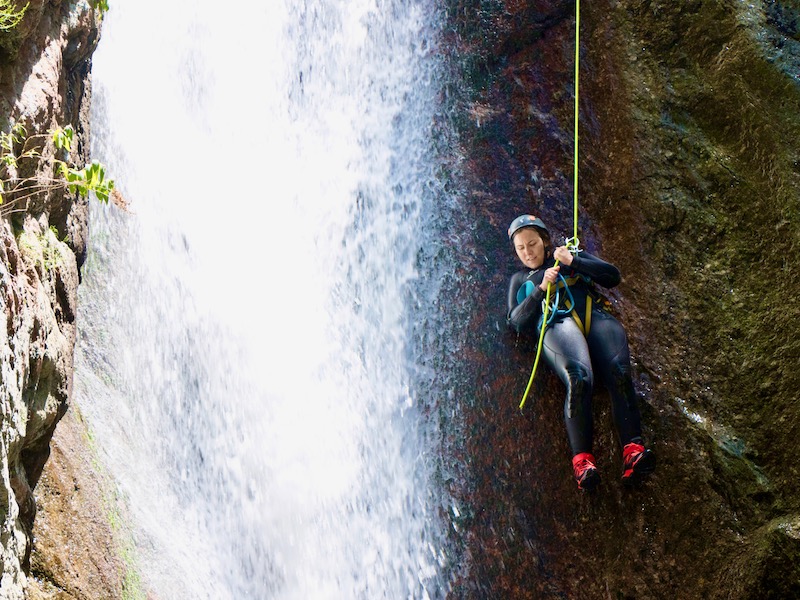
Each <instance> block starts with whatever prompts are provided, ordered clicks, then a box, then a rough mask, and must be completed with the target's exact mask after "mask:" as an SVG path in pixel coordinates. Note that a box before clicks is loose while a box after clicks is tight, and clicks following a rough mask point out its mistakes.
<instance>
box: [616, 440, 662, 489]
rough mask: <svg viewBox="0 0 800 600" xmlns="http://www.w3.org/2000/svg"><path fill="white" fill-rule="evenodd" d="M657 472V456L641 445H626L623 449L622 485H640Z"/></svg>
mask: <svg viewBox="0 0 800 600" xmlns="http://www.w3.org/2000/svg"><path fill="white" fill-rule="evenodd" d="M655 470H656V455H655V454H653V452H652V451H651V450H648V449H647V448H645V447H644V446H642V445H641V444H635V443H633V442H631V443H630V444H625V447H624V448H623V449H622V483H625V484H629V485H630V484H634V483H639V482H640V481H641V480H642V479H644V478H645V477H647V476H648V475H650V473H652V472H653V471H655Z"/></svg>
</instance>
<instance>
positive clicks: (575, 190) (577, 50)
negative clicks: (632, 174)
mask: <svg viewBox="0 0 800 600" xmlns="http://www.w3.org/2000/svg"><path fill="white" fill-rule="evenodd" d="M580 30H581V0H575V125H574V129H575V157H574V159H573V162H574V166H573V168H572V190H573V192H572V193H573V197H574V202H573V204H574V210H573V213H574V215H573V223H574V233H573V234H572V238H573V239H574V240H577V239H578V109H579V107H578V84H579V82H580V75H579V66H580V57H581V38H580Z"/></svg>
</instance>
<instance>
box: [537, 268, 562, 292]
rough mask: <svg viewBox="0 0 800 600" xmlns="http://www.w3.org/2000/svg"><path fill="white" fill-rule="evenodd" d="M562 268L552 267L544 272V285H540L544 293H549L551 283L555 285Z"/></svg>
mask: <svg viewBox="0 0 800 600" xmlns="http://www.w3.org/2000/svg"><path fill="white" fill-rule="evenodd" d="M560 269H561V267H550V268H549V269H547V270H546V271H545V272H544V279H542V283H540V284H539V289H540V290H542V291H543V292H546V291H547V285H548V284H549V283H555V282H556V279H557V278H558V271H559V270H560Z"/></svg>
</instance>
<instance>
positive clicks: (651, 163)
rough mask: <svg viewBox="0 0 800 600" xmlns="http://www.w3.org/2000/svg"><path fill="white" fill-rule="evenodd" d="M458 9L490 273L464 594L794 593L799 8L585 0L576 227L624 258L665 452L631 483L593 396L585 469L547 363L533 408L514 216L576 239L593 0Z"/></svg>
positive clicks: (470, 186) (641, 358)
mask: <svg viewBox="0 0 800 600" xmlns="http://www.w3.org/2000/svg"><path fill="white" fill-rule="evenodd" d="M448 5H449V19H450V23H451V27H450V40H449V41H450V44H449V45H450V47H452V48H453V49H454V52H453V56H452V62H453V65H454V70H455V71H456V72H458V73H460V75H461V76H462V77H463V79H462V85H461V86H460V87H459V86H457V85H454V86H453V87H452V88H451V90H450V92H451V96H450V97H451V100H452V102H453V105H454V109H453V113H452V114H454V115H457V121H458V126H459V131H460V135H461V142H462V150H463V152H464V154H465V156H466V160H465V163H464V165H463V171H462V174H461V175H462V177H463V181H464V182H465V185H466V188H467V193H468V197H467V198H466V199H465V201H464V219H463V222H464V223H466V224H469V226H465V227H464V228H463V230H462V231H461V233H460V234H459V235H460V239H459V240H458V242H459V254H460V255H462V256H464V257H465V260H470V257H473V258H472V259H471V260H470V262H469V264H465V265H464V271H465V272H466V273H469V274H470V279H471V281H473V282H474V281H480V282H481V286H480V290H481V292H478V291H477V290H478V288H477V287H476V286H475V285H472V286H471V294H475V296H474V297H471V298H464V299H462V300H461V305H460V308H461V317H463V318H465V319H468V320H469V333H468V342H467V348H468V352H467V353H465V355H466V363H467V366H466V367H465V368H464V370H465V374H464V376H463V377H462V382H463V388H462V389H461V397H462V398H463V407H464V411H463V422H462V423H460V430H459V431H458V434H457V435H454V436H453V438H452V439H451V440H450V441H449V443H450V444H451V445H452V447H453V449H454V450H453V451H454V453H455V454H456V456H459V457H461V459H462V461H463V466H462V467H461V468H462V470H463V475H464V478H463V480H454V481H453V482H452V484H451V485H452V488H453V493H454V496H455V497H456V498H457V499H459V501H460V502H461V504H460V506H461V510H460V511H459V514H458V515H455V516H453V520H454V529H455V530H457V531H458V532H459V533H458V534H457V535H455V536H454V538H455V541H456V543H457V544H459V545H460V547H461V550H462V552H463V554H462V555H461V558H460V559H459V561H458V562H460V563H461V564H470V568H469V571H468V572H466V573H463V576H462V577H461V578H460V579H459V580H458V581H456V583H455V584H454V588H453V594H452V596H453V597H457V598H473V597H474V598H478V597H480V598H587V599H589V598H636V599H639V600H641V599H647V598H653V599H658V598H687V599H689V598H736V599H739V598H788V597H795V596H797V595H798V593H800V570H799V569H798V567H797V565H798V564H800V562H798V558H800V535H799V534H798V526H799V525H800V494H799V493H798V492H799V491H800V490H798V466H797V461H796V460H795V459H794V458H793V456H794V453H795V451H796V437H797V436H796V433H797V427H798V425H797V424H798V422H800V415H799V414H798V412H799V411H798V392H797V389H798V385H797V383H798V382H797V377H798V371H797V369H796V364H797V360H798V356H799V355H800V350H799V348H798V338H797V331H798V330H799V329H798V326H799V325H800V323H799V322H798V317H799V316H800V313H799V312H798V309H797V306H798V305H797V302H796V300H795V298H796V296H797V291H798V283H797V281H798V279H797V269H798V266H797V265H798V262H797V261H796V260H795V259H794V256H795V254H796V252H797V249H798V241H799V238H800V228H799V227H798V223H800V220H798V218H799V217H800V215H798V210H799V208H800V207H799V206H798V201H797V198H798V197H799V196H798V192H800V189H798V188H800V168H798V164H800V163H799V162H798V158H800V157H798V146H797V139H798V135H797V134H798V125H800V121H799V120H798V115H800V86H799V85H798V80H799V79H800V75H799V74H800V62H798V56H800V50H799V47H800V45H799V44H798V39H800V36H798V23H799V22H800V21H799V19H800V4H799V3H798V2H796V1H771V2H758V1H756V2H749V3H743V2H736V1H733V0H693V1H687V2H671V1H661V0H604V1H601V2H584V3H583V7H582V15H581V24H582V27H581V56H582V59H581V62H582V70H581V103H580V110H581V119H580V129H581V163H580V181H581V188H580V189H581V194H580V198H581V217H580V228H581V234H580V237H581V239H582V240H583V243H584V247H586V248H588V249H589V250H590V251H595V252H597V253H599V254H600V255H601V256H603V257H605V258H607V259H608V260H610V261H612V262H614V263H616V264H617V265H618V266H619V267H620V268H621V270H622V272H623V276H624V280H623V283H622V285H620V286H619V288H618V289H616V290H614V291H612V292H611V293H610V298H611V299H612V300H613V303H614V305H615V309H616V311H617V314H618V315H619V316H620V318H621V319H622V321H623V322H624V323H625V325H626V327H627V330H628V333H629V337H630V341H631V347H632V351H633V355H634V363H635V364H634V368H635V371H636V384H637V390H638V392H639V394H640V398H641V406H642V411H643V417H644V425H645V429H646V438H647V441H648V443H649V444H650V445H651V446H652V447H653V448H654V449H655V451H656V452H657V454H658V457H659V460H660V463H659V468H658V471H657V473H656V474H655V476H654V477H653V478H652V479H651V480H650V481H649V482H648V483H647V484H646V485H644V486H642V487H641V488H639V489H635V490H626V489H623V487H622V486H621V485H620V481H619V479H620V473H621V459H620V449H619V447H618V443H617V441H616V439H615V437H614V434H613V432H612V427H611V419H610V412H609V407H608V400H607V397H606V395H605V392H604V391H603V390H602V389H600V390H598V391H597V392H596V393H595V429H596V441H595V453H596V455H597V456H598V459H599V462H600V466H601V474H602V477H603V483H602V485H601V487H600V489H599V490H598V491H597V492H596V493H594V494H591V495H587V494H580V493H579V492H578V491H577V490H576V488H575V483H574V481H573V480H572V474H571V468H570V463H569V449H568V445H567V441H566V434H565V432H564V427H563V417H562V410H563V409H562V405H563V388H562V387H561V385H560V384H559V383H558V382H557V381H555V379H554V378H553V377H552V376H551V375H549V374H548V373H547V372H546V370H545V371H543V372H542V374H541V375H539V376H537V380H538V381H537V387H536V390H535V392H534V399H533V400H532V401H529V403H528V407H527V410H526V412H525V414H520V412H519V410H518V409H517V405H518V403H519V400H520V398H521V396H522V393H523V391H524V388H525V384H526V382H527V380H528V376H529V374H530V368H531V366H532V362H533V358H534V340H531V339H530V338H526V337H524V336H520V337H517V336H515V335H512V334H511V333H506V329H505V303H506V298H505V293H506V286H507V282H508V279H509V277H510V275H511V273H512V272H513V271H514V270H516V269H517V266H516V264H515V260H516V259H515V258H514V257H513V254H512V250H511V248H510V247H509V245H508V244H507V241H506V239H505V230H506V227H507V226H508V223H509V222H510V221H511V219H512V218H513V217H515V216H516V215H517V214H519V213H521V212H532V213H535V214H537V215H539V216H541V217H542V218H544V220H545V221H546V222H548V224H549V225H550V226H551V227H552V228H553V229H555V230H558V231H560V232H562V233H564V234H570V235H571V233H570V232H571V229H572V214H571V210H572V181H571V179H572V177H571V176H572V106H573V105H572V101H573V91H572V90H573V78H572V70H573V60H572V58H573V52H574V41H573V40H574V23H575V21H574V10H575V3H574V2H573V1H572V0H568V1H561V0H552V1H547V0H495V1H490V2H486V1H481V2H476V1H471V0H454V1H451V2H449V3H448ZM488 448H490V449H491V451H487V449H488ZM459 481H460V482H459Z"/></svg>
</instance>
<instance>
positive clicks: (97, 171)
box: [0, 0, 116, 214]
mask: <svg viewBox="0 0 800 600" xmlns="http://www.w3.org/2000/svg"><path fill="white" fill-rule="evenodd" d="M0 1H2V0H0ZM47 136H50V137H51V139H52V141H53V145H54V146H55V148H56V153H57V154H59V153H60V154H61V155H62V156H63V158H58V157H57V156H56V157H54V158H53V177H51V178H50V179H47V178H44V179H43V178H42V177H41V176H35V177H28V178H19V177H17V172H18V170H19V167H20V164H21V161H22V160H23V159H27V158H35V157H38V156H40V148H41V146H42V145H43V138H45V137H47ZM74 138H75V130H74V129H73V128H72V126H71V125H67V126H66V127H63V128H58V129H55V130H52V131H49V132H48V133H47V134H38V135H33V136H28V135H27V131H26V130H25V127H24V126H23V125H22V124H19V123H18V124H16V125H14V126H13V127H11V129H10V130H9V131H7V132H0V204H3V203H4V201H5V196H10V197H13V202H11V203H9V205H10V206H11V207H12V208H9V209H6V210H2V213H3V214H6V213H8V212H11V211H12V210H13V207H14V206H18V205H19V204H21V202H22V201H24V200H26V199H28V198H30V197H32V196H35V195H37V194H41V193H44V192H49V191H53V190H56V189H59V188H66V189H67V190H68V191H69V192H70V193H72V194H78V195H79V196H81V197H86V196H88V195H89V193H90V192H92V193H94V195H95V196H96V198H97V199H98V200H99V201H100V202H103V203H107V202H108V200H109V198H110V197H112V195H113V194H115V191H114V180H113V179H110V178H109V177H107V176H106V169H105V167H104V166H103V165H102V164H101V163H100V162H98V161H96V160H94V161H92V162H91V163H90V164H88V165H86V166H84V167H83V168H80V169H78V168H77V167H76V166H75V165H73V164H71V163H69V162H68V161H67V160H66V159H67V157H68V156H69V153H70V152H71V151H72V144H73V142H74ZM25 147H27V148H28V150H24V148H25ZM17 148H20V151H19V152H18V151H17ZM23 150H24V151H23ZM115 200H116V198H115ZM4 208H5V207H4Z"/></svg>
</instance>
